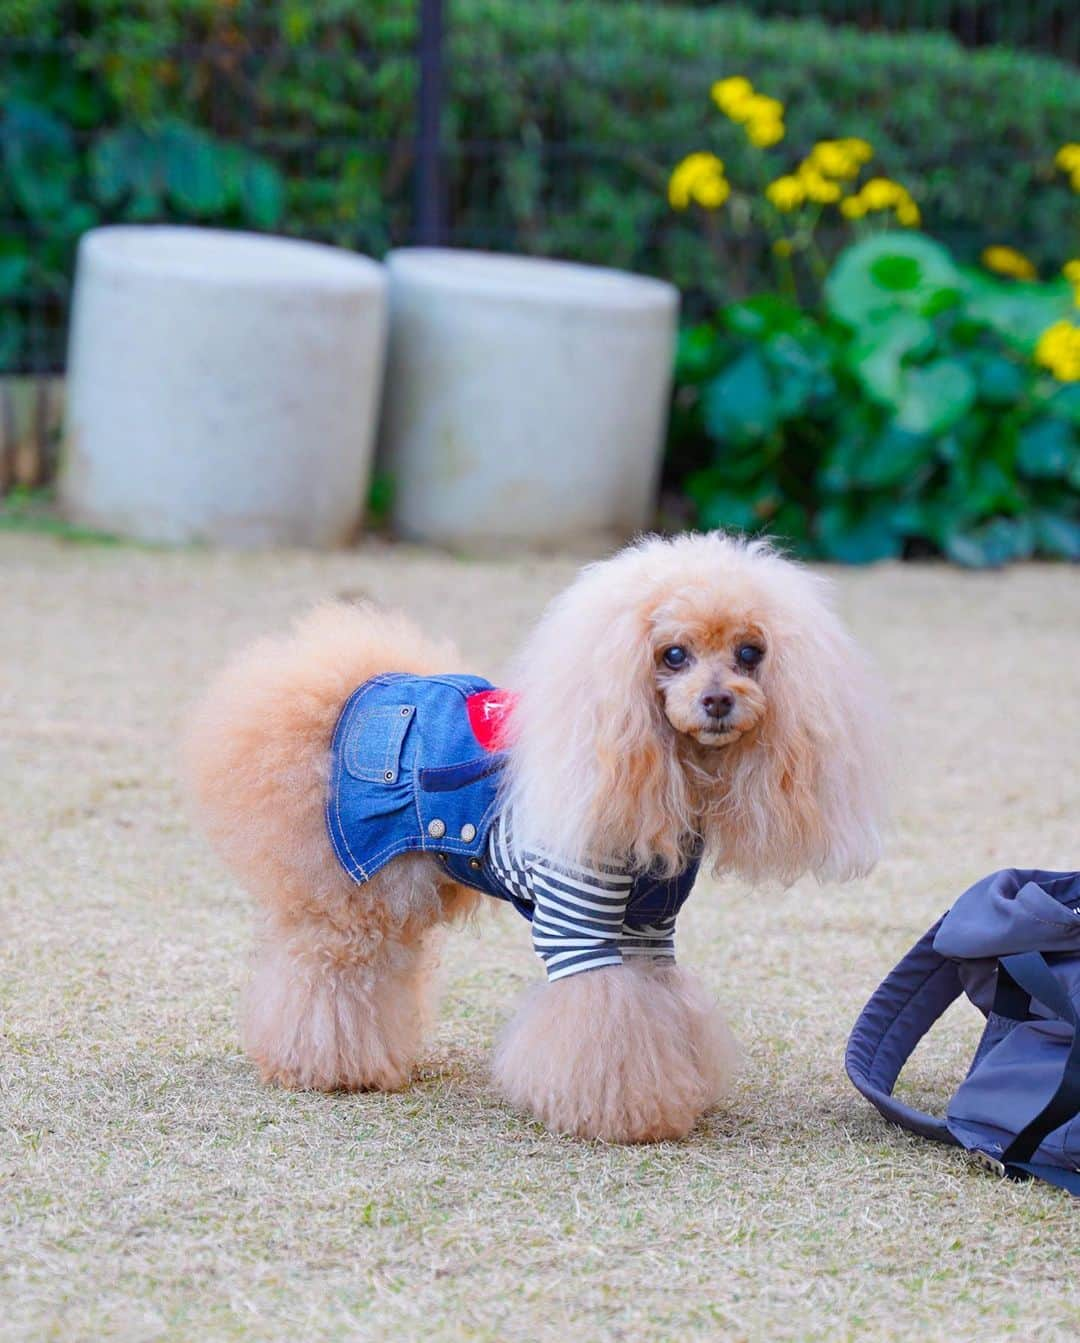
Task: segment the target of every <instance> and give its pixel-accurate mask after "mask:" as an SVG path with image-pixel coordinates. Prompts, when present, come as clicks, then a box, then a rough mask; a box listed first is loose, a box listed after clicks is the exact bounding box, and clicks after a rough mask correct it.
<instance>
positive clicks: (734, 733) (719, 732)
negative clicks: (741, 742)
mask: <svg viewBox="0 0 1080 1343" xmlns="http://www.w3.org/2000/svg"><path fill="white" fill-rule="evenodd" d="M745 731H746V729H745V728H743V727H738V726H736V725H735V724H734V723H717V724H716V725H715V726H713V725H710V726H709V727H699V728H696V729H695V731H694V733H693V737H694V740H695V741H698V742H700V743H701V745H702V746H730V745H731V743H732V742H733V741H735V740H736V739H737V738H739V737H741V736H742V734H743V733H744V732H745Z"/></svg>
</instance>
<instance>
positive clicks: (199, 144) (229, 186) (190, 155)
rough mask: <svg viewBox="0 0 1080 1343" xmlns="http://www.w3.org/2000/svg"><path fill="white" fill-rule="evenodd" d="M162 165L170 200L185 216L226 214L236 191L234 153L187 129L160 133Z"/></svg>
mask: <svg viewBox="0 0 1080 1343" xmlns="http://www.w3.org/2000/svg"><path fill="white" fill-rule="evenodd" d="M160 143H161V154H162V166H163V168H164V173H165V188H166V191H167V192H168V195H169V199H170V200H171V202H172V203H173V205H175V206H176V207H177V208H178V209H179V210H181V211H183V213H184V214H188V215H194V216H195V218H197V219H198V218H213V217H214V216H217V215H221V214H223V213H224V212H225V210H226V208H227V207H228V205H229V203H230V201H231V200H233V199H234V197H235V192H236V181H235V178H236V175H237V174H236V167H235V165H236V158H237V155H236V154H235V153H230V152H228V151H229V150H230V149H231V146H226V147H225V148H222V147H221V146H218V145H216V144H215V143H214V142H213V140H211V139H210V137H209V136H207V135H204V134H203V133H202V132H201V131H197V130H192V129H190V128H188V127H187V126H182V125H173V126H168V127H166V128H165V130H164V131H162V133H161V141H160Z"/></svg>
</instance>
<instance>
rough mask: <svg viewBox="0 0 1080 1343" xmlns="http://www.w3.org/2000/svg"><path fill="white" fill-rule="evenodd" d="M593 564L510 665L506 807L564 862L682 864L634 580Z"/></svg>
mask: <svg viewBox="0 0 1080 1343" xmlns="http://www.w3.org/2000/svg"><path fill="white" fill-rule="evenodd" d="M626 567H627V570H628V572H627V574H626V575H625V579H628V580H630V582H627V581H624V575H623V573H622V571H621V567H620V566H619V565H618V564H617V563H616V564H611V563H609V564H604V565H595V566H592V567H591V568H589V569H587V570H586V571H585V572H584V574H583V575H582V576H581V578H579V580H578V582H577V583H575V584H574V585H573V586H572V587H570V588H569V589H568V590H567V591H565V592H564V593H562V594H561V595H560V596H559V597H557V598H556V599H555V600H554V601H553V602H552V603H551V605H550V606H549V607H548V609H547V611H546V612H545V614H544V616H543V618H542V620H541V621H540V624H539V625H538V626H537V627H536V629H535V630H534V631H533V633H532V635H531V636H530V638H529V640H528V641H527V643H526V645H525V647H524V649H523V651H522V655H521V657H520V658H519V661H518V667H517V676H516V679H515V687H514V688H515V689H516V690H517V691H518V699H517V702H516V705H515V709H514V711H513V719H512V722H511V725H510V735H511V737H512V739H513V742H514V749H513V751H512V753H511V766H510V769H509V771H508V786H509V794H510V801H511V804H512V805H513V807H514V815H515V826H516V827H518V835H519V838H520V839H521V840H522V842H524V843H527V844H530V845H532V846H534V847H537V848H540V849H544V850H547V851H548V852H552V853H557V854H558V855H559V856H560V857H562V858H564V859H565V860H566V861H568V862H579V863H586V862H593V863H596V862H611V863H623V862H626V861H627V859H630V860H632V861H633V862H635V863H637V864H638V865H641V866H645V867H647V866H649V865H650V864H652V863H654V862H656V861H657V860H659V862H660V863H661V864H662V865H663V866H666V867H668V868H670V870H672V871H674V870H677V868H678V867H679V866H681V863H682V859H683V855H682V854H681V853H680V849H679V845H680V841H682V842H685V840H686V835H687V833H688V832H689V830H690V829H691V828H692V826H691V823H690V820H689V814H688V813H689V807H688V799H687V790H686V783H685V780H684V777H683V773H682V770H681V769H680V768H679V766H678V761H677V758H676V755H675V749H674V743H673V742H672V740H671V734H670V732H666V731H664V722H663V715H662V711H661V708H660V704H659V700H658V696H657V692H656V681H655V668H654V665H653V651H652V646H651V641H650V637H649V627H648V621H647V618H646V615H645V612H644V611H643V609H642V602H641V595H640V593H639V592H637V591H635V590H634V588H633V586H632V579H633V573H632V571H630V570H629V566H626Z"/></svg>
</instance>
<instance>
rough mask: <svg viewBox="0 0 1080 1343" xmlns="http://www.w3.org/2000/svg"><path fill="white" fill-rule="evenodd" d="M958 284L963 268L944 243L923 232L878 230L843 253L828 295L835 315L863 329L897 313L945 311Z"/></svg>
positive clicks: (828, 282) (827, 287)
mask: <svg viewBox="0 0 1080 1343" xmlns="http://www.w3.org/2000/svg"><path fill="white" fill-rule="evenodd" d="M959 286H960V274H959V271H958V270H957V268H956V266H955V265H954V264H953V260H952V257H950V255H949V253H948V252H947V251H946V249H945V248H944V247H942V246H941V244H940V243H936V242H932V241H931V239H929V238H926V237H924V236H923V235H921V234H918V233H897V232H891V233H879V234H877V235H876V236H874V237H872V238H865V239H863V240H862V241H861V242H857V243H855V244H854V245H853V246H851V247H849V248H847V249H846V251H844V252H842V253H841V254H840V256H839V258H838V259H837V262H836V264H835V266H834V267H833V269H832V271H831V272H830V274H829V277H828V279H827V280H826V281H825V299H826V303H827V305H828V309H829V311H830V312H831V313H832V314H833V316H834V317H837V318H839V319H840V320H841V321H842V322H847V323H848V325H850V326H854V327H860V326H863V325H865V324H867V323H873V322H875V321H877V320H880V319H882V318H887V317H890V316H891V315H892V314H894V313H895V312H897V311H906V312H910V313H914V314H916V315H918V316H929V315H932V314H933V313H935V312H940V311H941V310H942V309H943V308H945V307H947V306H949V305H950V304H951V303H953V302H954V301H955V300H956V298H957V295H958V293H959Z"/></svg>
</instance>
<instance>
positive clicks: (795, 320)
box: [724, 294, 805, 339]
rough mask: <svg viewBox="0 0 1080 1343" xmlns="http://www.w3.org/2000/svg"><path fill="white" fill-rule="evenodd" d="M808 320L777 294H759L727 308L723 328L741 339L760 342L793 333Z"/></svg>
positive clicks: (794, 306) (796, 308)
mask: <svg viewBox="0 0 1080 1343" xmlns="http://www.w3.org/2000/svg"><path fill="white" fill-rule="evenodd" d="M804 321H805V318H804V316H803V313H802V311H801V309H799V308H798V307H796V305H795V304H794V303H792V302H790V300H788V299H785V298H780V297H779V296H778V295H776V294H758V295H756V296H755V297H754V298H749V299H746V300H745V301H744V302H742V303H729V304H728V306H727V307H726V308H725V309H724V325H725V326H726V327H727V329H728V330H729V331H732V332H734V333H735V334H736V335H739V336H749V337H751V338H753V339H761V338H762V337H763V336H770V335H773V334H775V333H776V332H778V331H791V330H794V329H795V328H796V327H798V326H799V325H800V324H801V323H802V322H804Z"/></svg>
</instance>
